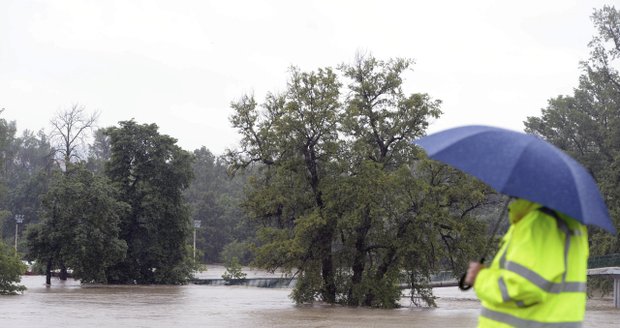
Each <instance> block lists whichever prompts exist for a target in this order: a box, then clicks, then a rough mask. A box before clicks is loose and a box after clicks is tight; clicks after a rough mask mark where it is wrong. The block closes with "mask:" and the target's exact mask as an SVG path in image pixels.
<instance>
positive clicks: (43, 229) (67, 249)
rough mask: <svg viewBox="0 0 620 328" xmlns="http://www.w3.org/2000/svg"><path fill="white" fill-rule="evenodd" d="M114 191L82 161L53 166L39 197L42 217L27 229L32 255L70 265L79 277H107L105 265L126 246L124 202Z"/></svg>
mask: <svg viewBox="0 0 620 328" xmlns="http://www.w3.org/2000/svg"><path fill="white" fill-rule="evenodd" d="M117 193H118V192H117V190H115V189H114V188H113V187H112V186H111V184H110V183H109V181H108V180H107V179H106V178H104V177H101V176H96V175H93V173H91V172H90V171H88V170H86V168H85V167H84V166H82V165H70V166H69V168H68V170H67V171H66V172H56V174H55V175H54V177H53V179H52V182H51V185H50V189H49V191H48V192H47V194H46V195H45V196H44V198H43V220H42V221H41V222H40V223H39V224H35V225H31V226H30V227H29V230H28V232H27V239H28V246H29V249H30V257H31V258H32V259H36V260H37V261H39V262H41V263H47V262H48V261H51V262H53V263H56V264H58V265H60V266H66V267H70V268H71V269H73V275H74V277H75V278H76V279H81V281H82V282H98V283H105V282H107V279H106V270H107V268H108V267H110V266H111V265H113V264H116V263H118V262H119V261H120V260H122V259H123V258H124V256H125V252H126V249H127V245H126V244H125V242H124V241H122V240H120V239H118V234H119V227H118V224H119V220H120V217H121V216H123V215H124V213H126V212H127V211H128V206H127V204H125V203H123V202H119V201H118V200H116V198H115V197H116V195H117Z"/></svg>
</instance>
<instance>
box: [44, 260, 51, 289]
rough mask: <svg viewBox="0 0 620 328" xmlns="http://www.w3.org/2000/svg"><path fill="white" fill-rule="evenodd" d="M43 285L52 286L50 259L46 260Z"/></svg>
mask: <svg viewBox="0 0 620 328" xmlns="http://www.w3.org/2000/svg"><path fill="white" fill-rule="evenodd" d="M45 285H46V286H51V285H52V259H49V260H47V267H46V268H45Z"/></svg>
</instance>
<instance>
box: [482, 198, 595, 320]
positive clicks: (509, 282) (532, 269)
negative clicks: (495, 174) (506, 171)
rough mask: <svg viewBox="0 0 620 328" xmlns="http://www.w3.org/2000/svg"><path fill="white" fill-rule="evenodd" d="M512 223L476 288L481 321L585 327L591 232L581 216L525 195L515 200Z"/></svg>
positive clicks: (511, 206)
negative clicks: (561, 210)
mask: <svg viewBox="0 0 620 328" xmlns="http://www.w3.org/2000/svg"><path fill="white" fill-rule="evenodd" d="M509 209H510V223H511V226H510V229H509V230H508V232H507V233H506V235H505V236H504V238H503V239H502V245H501V247H500V250H499V252H498V253H497V255H496V256H495V258H494V259H493V262H492V263H491V265H490V266H489V267H488V268H484V269H482V270H480V272H479V273H478V276H477V277H476V280H475V283H474V290H475V291H476V294H477V295H478V298H480V300H481V301H482V306H483V309H482V312H481V314H480V318H479V322H478V327H536V328H547V327H558V328H559V327H566V328H572V327H581V323H582V321H583V317H584V313H585V305H586V277H587V261H588V252H589V251H588V232H587V229H586V227H585V226H584V225H583V224H581V223H579V222H577V221H576V220H574V219H572V218H570V217H568V216H566V215H563V214H560V213H556V212H553V211H551V210H548V209H546V208H543V207H542V206H541V205H540V204H536V203H533V202H530V201H527V200H524V199H517V200H515V201H513V202H512V203H511V204H510V207H509Z"/></svg>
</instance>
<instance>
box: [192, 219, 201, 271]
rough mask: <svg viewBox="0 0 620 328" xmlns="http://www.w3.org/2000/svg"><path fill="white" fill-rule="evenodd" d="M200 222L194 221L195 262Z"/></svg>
mask: <svg viewBox="0 0 620 328" xmlns="http://www.w3.org/2000/svg"><path fill="white" fill-rule="evenodd" d="M201 222H202V221H200V220H194V262H195V261H196V229H198V228H200V223H201Z"/></svg>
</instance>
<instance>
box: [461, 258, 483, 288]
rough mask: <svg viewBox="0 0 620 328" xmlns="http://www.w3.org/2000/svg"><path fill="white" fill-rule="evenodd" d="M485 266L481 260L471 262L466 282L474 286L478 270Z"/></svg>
mask: <svg viewBox="0 0 620 328" xmlns="http://www.w3.org/2000/svg"><path fill="white" fill-rule="evenodd" d="M484 268H485V265H484V264H482V263H480V262H469V268H468V269H467V274H466V275H465V283H466V284H468V285H470V286H473V285H474V282H476V277H477V276H478V272H480V270H482V269H484Z"/></svg>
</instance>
